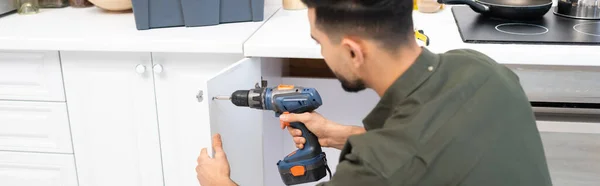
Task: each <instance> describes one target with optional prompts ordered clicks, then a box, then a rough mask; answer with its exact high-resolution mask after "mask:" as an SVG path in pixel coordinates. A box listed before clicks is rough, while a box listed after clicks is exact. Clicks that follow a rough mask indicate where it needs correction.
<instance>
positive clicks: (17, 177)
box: [0, 151, 83, 186]
mask: <svg viewBox="0 0 600 186" xmlns="http://www.w3.org/2000/svg"><path fill="white" fill-rule="evenodd" d="M0 185H3V186H41V185H43V186H78V184H77V173H76V172H75V162H74V161H73V155H70V154H43V153H25V152H3V151H0ZM82 185H83V184H82Z"/></svg>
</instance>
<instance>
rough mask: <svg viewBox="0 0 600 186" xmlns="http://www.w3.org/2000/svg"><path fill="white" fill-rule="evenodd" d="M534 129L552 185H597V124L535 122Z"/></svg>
mask: <svg viewBox="0 0 600 186" xmlns="http://www.w3.org/2000/svg"><path fill="white" fill-rule="evenodd" d="M538 128H539V130H540V134H541V138H542V141H543V143H544V149H545V153H546V158H547V161H548V168H549V169H550V174H551V177H552V182H553V184H554V185H556V186H563V185H564V186H596V185H598V183H600V176H599V175H600V123H579V122H547V121H545V122H540V121H538Z"/></svg>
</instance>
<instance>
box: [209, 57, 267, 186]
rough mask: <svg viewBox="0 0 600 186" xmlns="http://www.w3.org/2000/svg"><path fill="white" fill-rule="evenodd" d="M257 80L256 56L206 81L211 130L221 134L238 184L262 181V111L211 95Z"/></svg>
mask: <svg viewBox="0 0 600 186" xmlns="http://www.w3.org/2000/svg"><path fill="white" fill-rule="evenodd" d="M260 81H261V63H260V59H258V58H246V59H243V60H241V61H239V62H237V63H235V64H233V65H231V66H230V67H228V68H226V69H224V70H223V71H221V72H219V73H218V74H217V75H216V76H215V77H213V78H211V79H210V80H208V83H207V86H208V94H207V96H206V97H205V99H204V100H205V101H207V102H208V106H209V113H210V130H211V134H216V133H220V134H221V136H222V139H223V148H224V150H225V152H226V153H227V159H228V160H229V163H230V165H231V178H232V180H233V181H235V182H236V183H238V184H240V185H264V184H263V170H264V169H263V141H262V139H263V138H262V135H263V123H262V116H263V113H262V111H260V110H256V109H250V108H243V107H236V106H235V105H233V104H232V103H231V102H230V101H213V100H211V98H212V97H213V96H217V95H231V93H233V92H234V91H236V90H238V89H251V88H254V84H255V83H259V82H260ZM274 125H278V124H274ZM210 150H211V152H212V149H211V148H210ZM275 163H277V162H273V165H275Z"/></svg>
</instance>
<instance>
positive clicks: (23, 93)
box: [0, 51, 65, 101]
mask: <svg viewBox="0 0 600 186" xmlns="http://www.w3.org/2000/svg"><path fill="white" fill-rule="evenodd" d="M0 99H5V100H7V99H9V100H39V101H64V100H65V96H64V90H63V82H62V75H61V71H60V61H59V58H58V52H56V51H54V52H41V51H40V52H37V51H36V52H29V51H28V52H20V51H0Z"/></svg>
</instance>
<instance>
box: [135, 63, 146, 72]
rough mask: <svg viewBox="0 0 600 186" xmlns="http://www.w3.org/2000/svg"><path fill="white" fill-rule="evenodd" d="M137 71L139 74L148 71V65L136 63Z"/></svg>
mask: <svg viewBox="0 0 600 186" xmlns="http://www.w3.org/2000/svg"><path fill="white" fill-rule="evenodd" d="M135 72H137V73H138V74H143V73H144V72H146V66H144V65H142V64H138V65H136V66H135Z"/></svg>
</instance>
